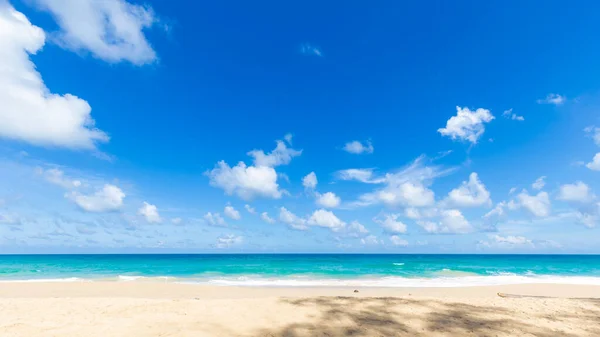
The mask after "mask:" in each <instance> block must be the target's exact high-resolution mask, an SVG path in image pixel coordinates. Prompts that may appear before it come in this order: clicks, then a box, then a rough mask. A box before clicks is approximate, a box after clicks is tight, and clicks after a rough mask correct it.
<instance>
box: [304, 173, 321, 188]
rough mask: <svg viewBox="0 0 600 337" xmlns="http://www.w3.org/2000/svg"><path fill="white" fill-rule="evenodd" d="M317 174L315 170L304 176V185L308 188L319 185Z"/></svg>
mask: <svg viewBox="0 0 600 337" xmlns="http://www.w3.org/2000/svg"><path fill="white" fill-rule="evenodd" d="M317 183H318V180H317V175H316V174H315V173H314V172H311V173H309V174H307V175H306V176H304V178H302V186H304V188H307V189H311V190H314V189H315V188H316V187H317Z"/></svg>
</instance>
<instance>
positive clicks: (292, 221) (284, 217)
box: [279, 207, 308, 230]
mask: <svg viewBox="0 0 600 337" xmlns="http://www.w3.org/2000/svg"><path fill="white" fill-rule="evenodd" d="M279 221H281V222H283V223H284V224H287V225H288V226H290V227H291V228H293V229H297V230H306V229H308V227H307V226H306V220H305V219H302V218H300V217H298V216H297V215H296V214H294V213H292V212H290V211H288V210H287V209H286V208H285V207H281V208H280V209H279Z"/></svg>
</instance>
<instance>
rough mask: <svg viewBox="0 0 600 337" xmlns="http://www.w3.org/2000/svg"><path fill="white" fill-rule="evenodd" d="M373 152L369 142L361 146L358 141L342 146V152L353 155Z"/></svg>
mask: <svg viewBox="0 0 600 337" xmlns="http://www.w3.org/2000/svg"><path fill="white" fill-rule="evenodd" d="M374 150H375V149H374V148H373V144H371V142H370V141H366V142H365V143H364V144H363V143H361V142H359V141H358V140H353V141H351V142H348V143H346V145H344V151H346V152H348V153H353V154H362V153H373V151H374Z"/></svg>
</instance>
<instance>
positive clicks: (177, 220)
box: [171, 218, 183, 225]
mask: <svg viewBox="0 0 600 337" xmlns="http://www.w3.org/2000/svg"><path fill="white" fill-rule="evenodd" d="M182 221H183V220H182V219H181V218H173V219H171V223H172V224H174V225H179V224H180V223H181V222H182Z"/></svg>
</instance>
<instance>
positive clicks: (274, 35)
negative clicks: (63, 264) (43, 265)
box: [0, 0, 600, 254]
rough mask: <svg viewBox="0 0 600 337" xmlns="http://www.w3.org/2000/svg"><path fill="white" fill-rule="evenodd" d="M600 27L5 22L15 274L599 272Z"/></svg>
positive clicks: (3, 106) (2, 76) (48, 8)
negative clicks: (462, 266) (164, 265)
mask: <svg viewBox="0 0 600 337" xmlns="http://www.w3.org/2000/svg"><path fill="white" fill-rule="evenodd" d="M598 10H600V4H598V3H596V2H592V1H580V2H575V3H570V4H569V5H568V6H565V3H564V2H559V1H528V2H525V3H523V2H519V1H507V2H503V3H502V4H499V3H495V2H475V1H455V2H447V1H419V2H398V1H382V2H377V3H368V4H367V3H365V2H362V1H344V2H336V1H332V2H325V3H324V2H322V1H319V2H315V1H302V2H281V1H256V2H247V1H232V2H219V1H216V2H215V1H212V2H211V1H208V2H197V1H196V2H191V3H190V2H185V3H184V2H167V1H146V2H138V1H133V0H127V1H126V0H103V1H95V0H79V1H66V0H22V1H21V0H10V1H7V0H0V253H537V254H547V253H557V254H558V253H600V246H599V245H598V242H599V240H600V196H598V195H597V194H596V193H600V80H599V79H600V61H598V60H600V44H598V36H599V34H600V21H599V20H597V13H598Z"/></svg>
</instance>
